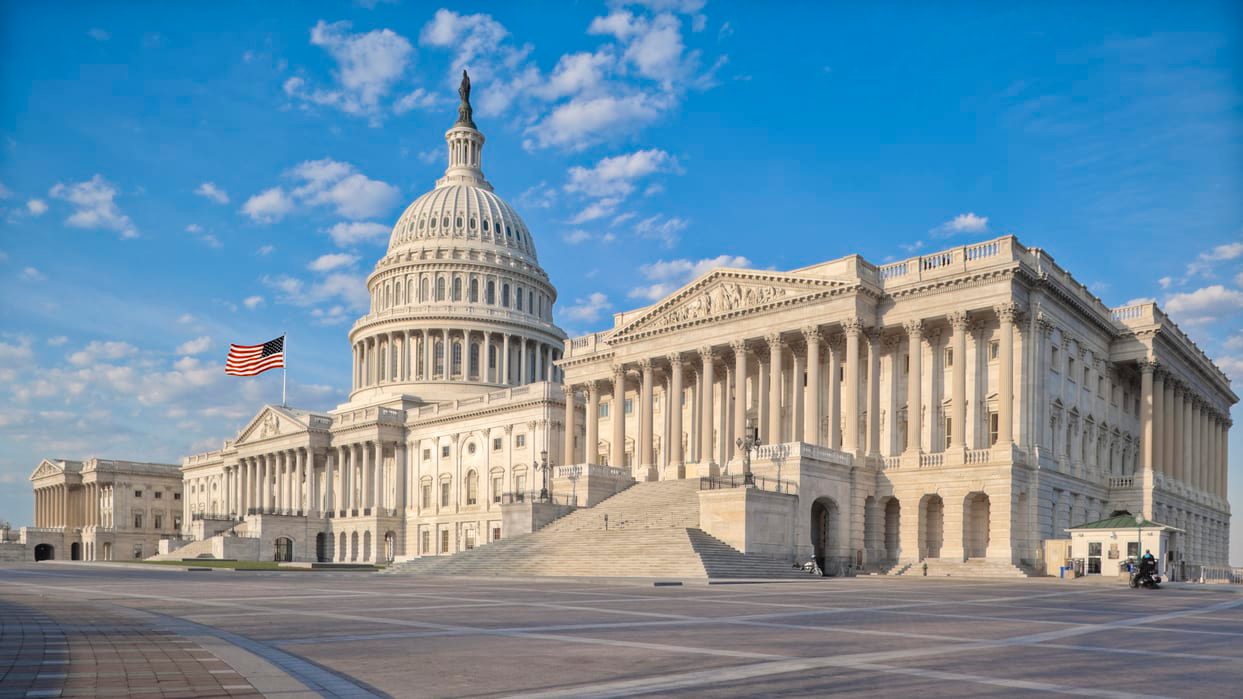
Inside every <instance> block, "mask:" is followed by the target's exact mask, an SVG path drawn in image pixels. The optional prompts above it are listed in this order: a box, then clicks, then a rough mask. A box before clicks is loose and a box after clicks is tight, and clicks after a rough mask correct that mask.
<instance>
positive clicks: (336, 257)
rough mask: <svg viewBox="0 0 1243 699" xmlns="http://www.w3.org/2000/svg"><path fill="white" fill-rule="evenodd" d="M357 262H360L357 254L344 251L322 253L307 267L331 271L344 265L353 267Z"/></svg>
mask: <svg viewBox="0 0 1243 699" xmlns="http://www.w3.org/2000/svg"><path fill="white" fill-rule="evenodd" d="M356 262H358V256H357V255H347V254H345V253H343V252H335V253H329V254H327V255H320V256H319V257H317V258H315V259H314V260H313V261H312V262H311V263H310V264H309V265H307V266H306V268H307V269H309V270H311V271H312V272H330V271H332V270H334V269H340V268H342V267H352V266H354V263H356Z"/></svg>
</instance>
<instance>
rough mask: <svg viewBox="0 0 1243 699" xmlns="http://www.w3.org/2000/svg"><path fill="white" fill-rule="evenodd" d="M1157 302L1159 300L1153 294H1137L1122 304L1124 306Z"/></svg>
mask: <svg viewBox="0 0 1243 699" xmlns="http://www.w3.org/2000/svg"><path fill="white" fill-rule="evenodd" d="M1156 302H1157V300H1156V299H1154V298H1152V297H1151V296H1137V297H1135V298H1133V299H1129V300H1128V301H1127V302H1126V303H1124V304H1122V305H1123V306H1139V305H1141V304H1145V303H1156Z"/></svg>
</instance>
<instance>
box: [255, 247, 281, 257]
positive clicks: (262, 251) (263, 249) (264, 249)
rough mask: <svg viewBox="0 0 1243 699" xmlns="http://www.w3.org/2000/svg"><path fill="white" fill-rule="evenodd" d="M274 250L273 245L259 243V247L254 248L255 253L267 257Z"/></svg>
mask: <svg viewBox="0 0 1243 699" xmlns="http://www.w3.org/2000/svg"><path fill="white" fill-rule="evenodd" d="M275 250H276V246H275V245H260V246H259V249H258V250H255V254H256V255H259V256H260V257H267V256H268V255H271V254H272V253H273V252H274V251H275Z"/></svg>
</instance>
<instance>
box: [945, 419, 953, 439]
mask: <svg viewBox="0 0 1243 699" xmlns="http://www.w3.org/2000/svg"><path fill="white" fill-rule="evenodd" d="M953 432H954V418H953V417H951V416H949V415H946V416H945V445H946V446H949V443H950V435H951V434H953Z"/></svg>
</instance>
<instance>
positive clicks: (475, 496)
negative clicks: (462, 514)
mask: <svg viewBox="0 0 1243 699" xmlns="http://www.w3.org/2000/svg"><path fill="white" fill-rule="evenodd" d="M466 504H467V505H477V504H479V479H478V478H476V477H475V475H474V474H471V475H470V476H469V477H468V478H467V479H466Z"/></svg>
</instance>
